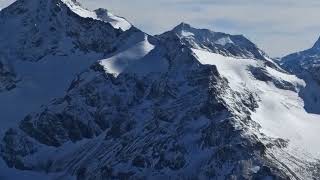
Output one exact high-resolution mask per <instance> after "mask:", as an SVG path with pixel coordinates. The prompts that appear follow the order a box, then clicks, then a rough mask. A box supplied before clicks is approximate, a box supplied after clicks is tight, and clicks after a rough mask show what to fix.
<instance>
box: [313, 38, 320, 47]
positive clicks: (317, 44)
mask: <svg viewBox="0 0 320 180" xmlns="http://www.w3.org/2000/svg"><path fill="white" fill-rule="evenodd" d="M312 48H313V49H320V37H319V38H318V40H317V41H316V43H315V44H314V45H313V47H312Z"/></svg>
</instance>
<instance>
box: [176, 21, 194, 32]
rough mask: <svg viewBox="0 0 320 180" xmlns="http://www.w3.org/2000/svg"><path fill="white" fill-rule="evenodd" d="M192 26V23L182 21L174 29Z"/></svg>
mask: <svg viewBox="0 0 320 180" xmlns="http://www.w3.org/2000/svg"><path fill="white" fill-rule="evenodd" d="M190 28H192V27H191V25H190V24H188V23H185V22H182V23H180V24H179V25H178V26H176V27H175V28H174V29H175V30H183V29H190Z"/></svg>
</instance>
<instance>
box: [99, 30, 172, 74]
mask: <svg viewBox="0 0 320 180" xmlns="http://www.w3.org/2000/svg"><path fill="white" fill-rule="evenodd" d="M130 41H131V42H135V43H133V44H130V46H128V47H125V48H124V49H123V50H121V51H120V52H116V55H114V56H111V57H110V58H107V59H104V60H101V61H100V64H101V65H102V66H103V67H104V69H105V71H106V72H107V73H110V74H113V75H114V76H118V75H119V74H121V73H122V72H127V73H134V74H136V75H146V74H148V73H153V72H154V73H156V72H163V71H165V70H167V68H168V62H167V61H166V60H165V59H163V58H161V56H158V54H156V53H154V54H152V53H151V52H152V50H154V48H155V46H154V45H152V44H150V42H149V40H148V36H147V35H146V34H143V33H139V34H137V35H136V36H133V37H131V39H129V42H130Z"/></svg>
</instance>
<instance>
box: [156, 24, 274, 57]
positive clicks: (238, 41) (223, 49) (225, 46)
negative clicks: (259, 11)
mask: <svg viewBox="0 0 320 180" xmlns="http://www.w3.org/2000/svg"><path fill="white" fill-rule="evenodd" d="M160 36H161V37H167V38H169V37H173V36H177V37H178V38H180V39H181V40H182V41H183V43H184V44H185V45H187V46H190V47H192V48H197V49H206V50H209V51H211V52H215V53H219V54H222V55H225V56H234V57H242V58H254V59H262V60H266V59H269V58H268V56H267V55H266V54H265V53H264V52H263V51H262V50H260V49H259V48H258V47H257V46H256V45H255V44H254V43H252V42H251V41H250V40H248V39H247V38H245V37H244V36H243V35H230V34H226V33H222V32H214V31H212V30H209V29H197V28H194V27H192V26H191V25H189V24H187V23H184V22H183V23H181V24H179V25H178V26H176V27H175V28H173V29H172V30H171V31H168V32H166V33H164V34H162V35H160Z"/></svg>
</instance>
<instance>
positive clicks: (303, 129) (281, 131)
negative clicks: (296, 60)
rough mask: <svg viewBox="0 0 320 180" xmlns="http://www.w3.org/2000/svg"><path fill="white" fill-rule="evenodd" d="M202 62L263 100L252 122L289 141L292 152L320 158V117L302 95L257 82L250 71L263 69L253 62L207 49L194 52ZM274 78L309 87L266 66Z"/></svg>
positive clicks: (275, 136)
mask: <svg viewBox="0 0 320 180" xmlns="http://www.w3.org/2000/svg"><path fill="white" fill-rule="evenodd" d="M193 52H194V53H195V54H196V56H197V57H198V59H199V61H200V63H202V64H211V65H215V66H216V67H217V69H218V71H219V73H220V74H221V75H222V76H224V77H226V78H227V79H228V81H229V84H230V87H231V88H232V89H233V90H236V91H239V92H244V90H246V89H247V90H250V91H251V92H255V93H256V94H257V95H258V96H259V98H260V102H259V108H257V110H256V112H252V119H253V120H254V121H256V122H258V123H259V124H260V125H261V126H262V128H261V130H260V131H261V132H262V133H264V134H265V135H267V136H269V137H274V138H282V139H286V140H289V146H288V150H289V151H290V152H295V153H299V152H300V154H306V155H307V156H308V157H311V158H310V160H315V159H319V158H320V142H319V141H316V140H315V139H316V138H317V137H318V136H319V132H320V115H316V114H309V113H307V112H306V111H305V109H304V103H303V100H302V99H301V98H300V97H299V95H298V93H296V92H293V91H288V90H283V89H279V88H277V87H275V86H274V85H273V84H272V83H270V82H269V83H268V82H263V81H259V80H256V79H255V78H254V77H253V76H252V75H251V73H250V72H249V71H248V68H249V66H254V67H263V65H262V63H261V62H259V61H257V60H252V59H236V58H232V57H225V56H222V55H219V54H214V53H210V52H207V51H203V50H197V49H193ZM266 69H267V71H268V73H269V74H271V75H272V76H273V77H274V78H277V79H282V80H286V81H288V82H291V83H292V84H295V85H296V86H305V83H304V81H303V80H301V79H299V78H297V77H296V76H294V75H289V74H286V73H282V72H279V71H277V70H275V69H272V68H269V67H266Z"/></svg>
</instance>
